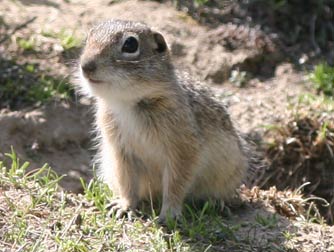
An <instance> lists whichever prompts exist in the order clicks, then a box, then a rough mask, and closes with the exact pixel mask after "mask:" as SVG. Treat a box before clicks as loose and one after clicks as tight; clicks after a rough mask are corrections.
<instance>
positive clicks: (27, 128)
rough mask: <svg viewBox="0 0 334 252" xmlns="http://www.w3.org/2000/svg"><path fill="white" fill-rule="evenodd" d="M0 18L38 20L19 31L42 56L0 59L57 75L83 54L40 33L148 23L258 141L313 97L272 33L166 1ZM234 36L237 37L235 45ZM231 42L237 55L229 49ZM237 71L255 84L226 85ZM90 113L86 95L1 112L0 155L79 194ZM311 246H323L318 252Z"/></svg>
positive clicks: (11, 4)
mask: <svg viewBox="0 0 334 252" xmlns="http://www.w3.org/2000/svg"><path fill="white" fill-rule="evenodd" d="M0 16H2V17H3V18H4V19H5V21H6V22H7V23H8V24H9V25H10V27H15V26H16V25H19V24H20V23H22V22H24V21H25V20H28V19H29V18H31V17H33V16H36V17H37V18H36V19H35V20H34V21H33V22H32V23H31V24H29V25H28V26H27V27H26V28H24V29H22V30H20V32H19V36H25V37H26V38H29V37H30V36H33V37H34V38H36V40H37V41H39V42H38V43H39V44H38V49H37V52H35V53H34V54H24V55H20V54H15V53H14V52H15V50H16V48H12V47H11V46H5V45H4V44H2V45H1V44H0V53H1V54H2V55H4V56H5V57H6V58H15V60H16V61H17V62H19V63H22V64H24V63H25V62H28V61H29V62H34V63H38V64H39V66H40V67H41V68H42V69H43V68H45V69H49V70H50V72H51V73H52V74H54V75H57V76H70V75H71V74H72V72H73V65H75V61H76V59H77V57H78V51H74V52H70V53H66V52H65V51H64V50H63V49H61V48H59V46H57V45H56V44H55V43H54V41H51V40H48V39H46V38H42V37H43V36H42V35H41V33H42V32H43V31H52V32H59V31H61V30H62V29H67V30H72V31H74V32H75V35H76V36H78V37H81V38H84V36H85V33H86V32H87V29H88V28H89V27H90V26H91V25H92V24H95V23H97V22H98V21H101V20H105V19H109V18H119V19H131V20H137V21H143V22H145V23H147V24H148V25H150V26H153V27H155V28H156V29H158V30H159V31H160V32H161V33H162V34H163V35H164V36H165V38H166V40H167V42H168V45H169V48H170V49H171V53H172V56H173V59H174V62H175V64H176V65H177V66H178V67H179V68H181V69H184V70H187V71H189V72H190V73H191V74H192V75H193V76H195V77H196V78H198V79H200V80H203V81H205V82H206V83H208V84H210V85H211V86H212V87H213V88H214V89H215V90H216V91H217V94H219V95H220V96H221V97H222V98H223V99H224V101H225V102H226V103H227V105H228V109H229V112H230V113H231V115H232V118H233V120H234V121H235V123H236V125H238V128H239V129H240V131H241V132H242V133H244V134H250V135H261V133H262V132H263V129H264V128H263V126H264V125H271V124H275V123H277V122H282V121H284V118H285V117H286V114H287V111H288V110H289V108H288V107H289V105H291V104H293V101H294V100H297V99H298V96H299V95H300V94H303V93H305V92H311V91H310V87H309V85H310V84H309V83H308V81H307V80H306V79H305V71H297V70H296V66H295V65H294V64H292V63H291V62H289V60H288V59H285V58H284V57H283V56H282V55H283V52H282V51H281V48H280V47H279V45H278V44H277V43H276V42H275V39H274V38H273V37H271V36H270V35H267V34H265V33H264V32H262V31H261V30H260V29H257V28H251V27H249V26H247V25H245V27H244V28H243V29H242V30H240V28H238V27H237V26H235V25H233V24H229V23H227V24H221V25H219V26H218V27H210V26H206V25H203V24H199V23H198V22H197V21H196V20H194V19H192V18H191V17H189V16H187V15H186V14H185V13H183V12H179V11H177V10H175V8H174V7H173V6H171V4H168V3H164V4H161V3H158V2H153V1H136V0H130V1H110V0H96V1H92V0H90V1H79V0H71V1H62V0H43V1H42V0H40V1H37V0H19V1H2V2H1V5H0ZM250 35H251V37H250ZM15 36H18V35H17V34H14V35H13V36H12V38H11V40H12V42H13V41H15ZM234 37H236V39H231V38H234ZM250 38H251V39H250ZM259 41H260V42H259ZM9 42H10V41H9ZM226 44H228V45H229V46H230V47H232V48H233V50H231V49H227V47H226ZM301 60H302V59H301ZM301 67H302V66H301ZM234 70H235V71H247V72H248V73H250V74H251V76H250V77H249V78H250V81H249V82H247V84H246V85H245V86H243V87H242V88H241V87H238V86H237V85H236V84H234V83H231V81H229V76H230V74H231V71H234ZM0 106H1V103H0ZM92 109H93V108H92V105H91V102H90V101H89V100H87V99H84V98H81V97H77V98H76V99H75V101H61V102H57V101H55V102H51V103H49V104H46V105H42V106H29V107H24V108H18V109H10V108H8V107H2V108H1V107H0V129H1V130H0V153H5V152H9V151H10V148H11V146H12V147H13V148H14V149H15V151H16V152H17V154H18V155H19V157H20V158H21V159H22V160H28V161H29V162H31V164H32V165H31V167H32V168H36V167H41V166H42V165H43V164H44V163H48V164H50V165H51V167H52V168H53V169H54V170H56V171H57V172H58V173H59V174H66V177H65V178H64V180H63V183H62V186H63V187H64V188H66V189H69V190H71V191H73V192H80V190H81V185H80V183H79V178H80V177H83V178H85V179H89V178H90V177H91V175H92V164H91V159H92V156H93V155H94V148H93V146H94V143H93V141H92V139H93V137H94V133H93V123H92V122H93V113H92ZM0 159H1V157H0ZM248 214H252V211H248ZM246 215H247V214H246ZM243 218H245V219H247V218H250V216H246V217H243ZM279 221H280V222H282V225H283V224H284V227H286V226H290V227H291V228H292V229H294V228H295V227H294V225H297V224H296V223H294V222H289V221H288V220H286V219H285V218H283V217H279ZM297 230H298V231H297V235H296V239H295V241H294V250H289V251H334V244H333V240H334V237H333V233H334V232H333V230H332V229H330V228H329V227H323V226H320V225H319V226H317V225H310V226H308V225H306V226H305V227H304V226H303V227H300V228H297ZM276 232H277V231H276ZM278 232H281V231H278ZM310 237H311V239H309V238H310ZM265 239H267V238H265ZM313 243H321V246H320V245H319V244H318V245H317V244H313ZM308 246H309V248H308ZM318 248H319V249H318ZM277 251H279V250H277Z"/></svg>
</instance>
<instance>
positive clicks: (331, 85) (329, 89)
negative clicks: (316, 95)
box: [310, 63, 334, 97]
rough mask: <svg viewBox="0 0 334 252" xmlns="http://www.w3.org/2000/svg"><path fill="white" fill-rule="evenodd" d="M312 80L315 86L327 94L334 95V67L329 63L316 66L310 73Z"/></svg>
mask: <svg viewBox="0 0 334 252" xmlns="http://www.w3.org/2000/svg"><path fill="white" fill-rule="evenodd" d="M310 80H311V81H312V82H313V84H314V86H315V88H316V89H317V90H318V91H319V92H322V93H324V94H325V95H327V96H332V97H333V96H334V67H333V66H330V65H328V64H327V63H322V64H319V65H317V66H315V68H314V71H313V72H312V73H311V74H310Z"/></svg>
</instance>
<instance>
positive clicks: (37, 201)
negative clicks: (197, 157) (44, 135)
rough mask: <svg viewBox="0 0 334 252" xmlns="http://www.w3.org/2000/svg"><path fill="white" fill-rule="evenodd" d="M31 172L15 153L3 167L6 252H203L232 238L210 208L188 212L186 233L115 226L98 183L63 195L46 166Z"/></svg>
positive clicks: (2, 246) (141, 224)
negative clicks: (78, 191) (75, 192)
mask: <svg viewBox="0 0 334 252" xmlns="http://www.w3.org/2000/svg"><path fill="white" fill-rule="evenodd" d="M5 164H7V165H5ZM7 167H8V168H7ZM28 167H29V163H27V162H25V163H23V164H21V162H20V160H19V159H18V157H17V156H16V154H15V152H14V151H12V152H11V153H9V154H6V155H5V159H4V160H3V161H2V162H1V163H0V173H1V174H0V191H1V192H2V193H1V194H0V195H1V196H0V202H1V207H0V215H1V218H0V219H1V221H0V250H1V251H6V249H8V250H10V251H20V249H21V250H22V249H23V250H24V251H193V250H192V249H193V248H196V249H197V251H204V250H205V249H206V248H209V247H210V246H212V244H214V243H217V242H219V241H222V240H224V239H226V237H229V236H230V234H227V235H225V233H226V230H228V232H229V233H231V232H232V231H231V230H230V229H229V228H228V227H227V225H226V224H224V222H223V221H222V219H221V217H220V216H219V215H217V213H216V214H214V211H213V210H214V208H212V207H211V206H210V205H209V204H208V203H207V204H205V206H204V208H202V209H201V210H199V211H194V210H192V209H191V208H188V209H187V211H186V216H187V217H185V219H183V220H182V223H183V224H184V225H186V226H184V227H183V228H182V229H180V228H178V227H177V226H178V225H179V224H177V223H175V222H174V223H171V226H170V229H168V228H165V227H162V226H159V225H158V224H157V219H156V218H151V219H150V218H148V219H145V220H144V219H143V218H136V219H135V220H133V221H132V222H131V221H127V220H125V219H123V220H116V219H115V218H114V217H109V216H108V210H107V203H108V199H110V198H111V197H112V193H111V191H110V190H109V189H108V187H107V186H106V185H105V184H103V183H101V182H100V181H98V180H97V179H93V180H91V181H90V182H89V183H88V184H86V183H85V182H84V181H82V185H83V187H84V194H83V195H74V194H70V193H66V192H64V191H62V190H60V188H59V185H58V182H59V181H60V180H61V177H58V176H57V175H56V174H55V173H54V172H53V171H52V169H50V167H48V166H47V165H45V166H43V167H42V168H41V169H38V170H33V171H29V172H27V168H28ZM187 218H190V220H191V222H189V219H187ZM217 232H220V233H221V234H222V235H217ZM232 233H233V232H232ZM184 236H185V237H187V243H188V244H187V243H186V242H185V240H184ZM198 239H199V241H198Z"/></svg>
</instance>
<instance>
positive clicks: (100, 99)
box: [79, 20, 247, 221]
mask: <svg viewBox="0 0 334 252" xmlns="http://www.w3.org/2000/svg"><path fill="white" fill-rule="evenodd" d="M79 69H80V70H79V76H80V86H81V88H82V90H83V92H85V93H86V94H88V95H91V96H93V97H94V98H95V101H96V107H97V110H96V124H97V128H98V131H99V133H100V136H101V137H100V140H99V141H100V151H99V171H100V176H101V177H102V178H103V180H104V181H105V182H106V183H107V184H108V185H109V186H110V187H111V188H112V190H113V191H114V192H115V193H116V194H117V195H118V196H119V198H118V200H116V201H114V202H113V203H112V205H113V211H115V212H116V214H117V215H120V214H121V213H124V212H125V211H128V210H129V209H134V208H136V207H137V204H138V202H139V201H140V200H142V199H145V198H149V197H150V196H152V197H153V198H154V197H156V196H162V209H161V212H160V215H159V218H160V219H161V220H162V221H164V220H165V219H166V217H167V216H171V217H173V218H174V217H178V216H179V215H180V214H181V210H182V203H183V201H184V199H185V198H186V197H188V196H189V197H195V198H207V197H212V198H216V199H221V200H226V199H228V198H230V197H231V196H233V195H234V192H235V189H236V188H237V186H238V185H239V184H240V183H241V180H242V178H243V175H244V173H245V170H246V167H247V158H246V155H245V153H244V148H243V144H242V139H241V138H240V137H239V136H238V134H237V132H236V130H235V128H234V127H233V124H232V122H231V120H230V117H229V115H228V113H227V111H226V109H225V108H224V106H223V105H222V104H221V103H220V102H219V101H218V100H216V99H214V98H213V95H212V94H211V93H210V91H209V90H207V88H205V87H204V86H201V85H199V84H198V83H197V82H196V81H193V80H192V79H191V78H190V77H189V76H187V75H185V74H183V73H181V72H179V71H178V70H176V69H175V68H174V65H173V63H172V61H171V59H170V55H169V50H168V47H167V44H166V42H165V39H164V37H163V36H162V35H161V34H160V33H158V32H156V31H153V30H151V29H150V28H149V27H148V26H146V25H145V24H143V23H137V22H132V21H122V20H109V21H106V22H102V23H100V24H98V25H96V26H95V27H93V28H92V29H91V30H90V31H89V34H88V37H87V40H86V45H85V47H84V50H83V53H82V55H81V58H80V67H79Z"/></svg>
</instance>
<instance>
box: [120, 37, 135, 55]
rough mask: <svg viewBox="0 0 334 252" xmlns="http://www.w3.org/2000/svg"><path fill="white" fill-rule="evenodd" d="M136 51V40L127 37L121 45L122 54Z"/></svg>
mask: <svg viewBox="0 0 334 252" xmlns="http://www.w3.org/2000/svg"><path fill="white" fill-rule="evenodd" d="M137 50H138V40H137V39H136V38H135V37H128V38H127V39H126V40H125V41H124V44H123V47H122V52H125V53H135V52H136V51H137Z"/></svg>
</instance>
